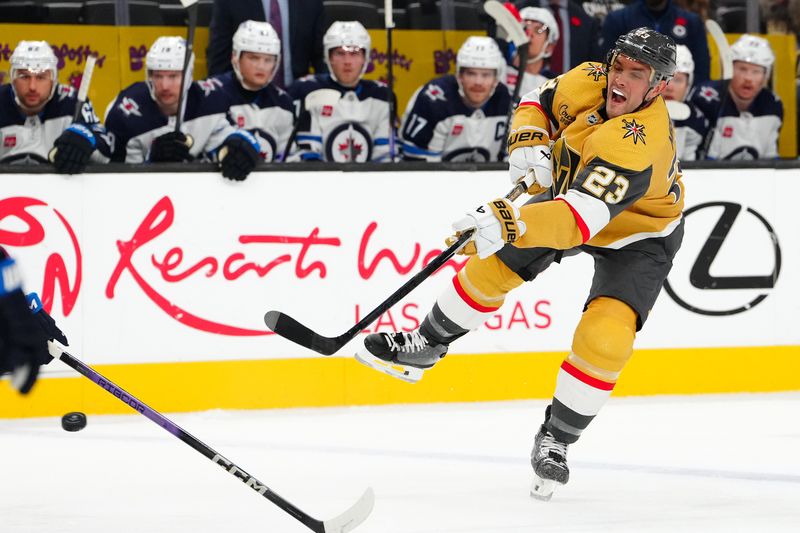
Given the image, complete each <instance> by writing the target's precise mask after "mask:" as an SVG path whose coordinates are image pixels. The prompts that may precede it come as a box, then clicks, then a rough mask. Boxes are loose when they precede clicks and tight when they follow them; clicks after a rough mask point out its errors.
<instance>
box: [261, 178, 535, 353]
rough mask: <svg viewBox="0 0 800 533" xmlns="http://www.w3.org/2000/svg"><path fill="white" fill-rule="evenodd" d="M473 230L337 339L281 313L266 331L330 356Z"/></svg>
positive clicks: (521, 187) (269, 319) (271, 315)
mask: <svg viewBox="0 0 800 533" xmlns="http://www.w3.org/2000/svg"><path fill="white" fill-rule="evenodd" d="M526 189H527V186H526V185H525V183H523V182H521V183H518V184H517V185H515V186H514V188H513V189H511V191H510V192H509V193H508V194H507V195H506V196H505V199H506V200H508V201H509V202H513V201H514V200H516V199H517V198H519V197H520V195H522V193H523V192H525V191H526ZM474 233H475V230H474V229H465V230H464V231H463V232H461V233H459V234H457V235H456V236H455V240H453V241H450V245H449V246H448V247H447V249H446V250H444V251H443V252H442V253H440V254H439V255H437V256H436V257H435V258H434V259H433V260H432V261H431V262H430V263H428V265H427V266H425V268H423V269H422V270H420V271H419V272H418V273H417V274H416V275H414V277H412V278H411V279H410V280H408V281H407V282H406V283H404V284H403V285H402V286H401V287H400V288H399V289H397V290H396V291H395V292H394V293H392V294H391V296H389V297H388V298H387V299H386V300H384V301H383V302H381V303H380V304H379V305H378V307H376V308H375V309H373V310H372V311H371V312H370V313H369V314H368V315H366V316H365V317H364V318H362V319H361V320H359V321H358V323H357V324H356V325H354V326H353V327H352V328H350V329H348V330H347V331H345V332H344V333H342V334H341V335H339V336H338V337H325V336H323V335H320V334H319V333H317V332H315V331H313V330H311V329H309V328H308V327H306V326H304V325H303V324H301V323H300V322H298V321H297V320H295V319H294V318H292V317H290V316H289V315H287V314H285V313H282V312H280V311H269V312H267V314H266V315H264V322H265V323H266V325H267V327H268V328H269V329H271V330H272V331H274V332H275V333H277V334H278V335H280V336H281V337H284V338H286V339H289V340H290V341H292V342H294V343H296V344H299V345H300V346H304V347H306V348H308V349H310V350H314V351H315V352H317V353H321V354H322V355H333V354H335V353H336V352H338V351H339V350H340V349H341V348H342V347H343V346H344V345H345V344H347V343H348V342H350V341H351V340H353V339H354V338H355V337H356V336H357V335H358V334H359V333H360V332H361V330H363V329H364V328H366V327H367V326H369V325H370V324H372V323H373V322H375V320H377V319H378V317H379V316H381V315H382V314H383V313H385V312H386V311H387V310H389V309H390V308H391V307H392V306H393V305H394V304H396V303H397V302H399V301H400V300H402V299H403V298H405V296H406V295H407V294H408V293H410V292H411V291H413V290H414V289H415V288H417V287H418V286H419V285H420V284H421V283H422V282H423V281H425V280H426V279H428V277H430V275H431V274H433V273H434V272H436V271H437V270H439V268H440V267H441V266H442V265H444V264H445V263H446V262H447V261H448V260H449V259H450V258H451V257H453V256H454V255H455V254H457V253H458V252H459V251H461V249H462V248H464V247H465V246H467V244H468V243H470V241H472V240H473V235H474Z"/></svg>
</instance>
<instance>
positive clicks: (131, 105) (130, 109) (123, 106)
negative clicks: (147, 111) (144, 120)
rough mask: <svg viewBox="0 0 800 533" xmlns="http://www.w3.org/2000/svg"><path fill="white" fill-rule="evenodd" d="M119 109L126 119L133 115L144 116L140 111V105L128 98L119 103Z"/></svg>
mask: <svg viewBox="0 0 800 533" xmlns="http://www.w3.org/2000/svg"><path fill="white" fill-rule="evenodd" d="M119 109H120V111H122V112H123V113H124V114H125V116H126V117H129V116H131V115H136V116H137V117H141V116H142V112H141V111H139V104H137V103H136V101H135V100H133V99H131V98H128V97H127V96H126V97H124V98H123V99H122V101H121V102H120V103H119Z"/></svg>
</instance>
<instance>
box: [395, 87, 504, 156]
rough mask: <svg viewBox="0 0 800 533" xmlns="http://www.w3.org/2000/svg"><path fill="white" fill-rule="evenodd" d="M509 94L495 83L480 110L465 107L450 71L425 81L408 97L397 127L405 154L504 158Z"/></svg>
mask: <svg viewBox="0 0 800 533" xmlns="http://www.w3.org/2000/svg"><path fill="white" fill-rule="evenodd" d="M510 103H511V95H510V94H509V93H508V88H507V87H506V86H505V85H504V84H502V83H499V84H498V85H497V88H496V89H495V91H494V94H493V95H492V97H491V98H489V100H488V101H487V102H486V103H485V104H483V106H481V107H480V108H478V109H474V108H472V107H469V106H467V105H466V104H465V103H464V100H463V99H462V98H461V95H460V94H459V91H458V82H457V81H456V77H455V76H453V75H445V76H442V77H439V78H436V79H434V80H431V81H429V82H428V83H426V84H425V85H423V86H422V87H420V88H419V89H417V92H415V93H414V95H413V96H412V97H411V100H409V102H408V106H406V111H405V114H404V115H403V124H402V127H401V129H400V135H401V138H402V150H403V159H405V160H412V161H414V160H416V161H503V160H505V158H506V153H505V150H502V152H503V153H500V152H501V148H502V146H503V138H504V137H505V134H506V120H507V115H508V109H509V105H510Z"/></svg>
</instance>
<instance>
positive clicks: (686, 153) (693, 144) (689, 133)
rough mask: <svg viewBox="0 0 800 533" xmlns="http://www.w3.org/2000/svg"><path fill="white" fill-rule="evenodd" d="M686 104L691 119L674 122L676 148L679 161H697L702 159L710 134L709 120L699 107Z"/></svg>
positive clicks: (689, 103)
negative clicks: (706, 139)
mask: <svg viewBox="0 0 800 533" xmlns="http://www.w3.org/2000/svg"><path fill="white" fill-rule="evenodd" d="M685 103H686V105H687V106H689V113H690V114H689V118H686V119H684V120H673V121H672V123H673V125H674V127H675V147H676V149H677V152H678V159H680V160H681V161H695V160H697V159H698V157H700V155H699V154H700V152H701V151H702V148H703V142H704V140H705V137H706V134H707V133H708V119H707V118H706V116H705V115H704V114H703V112H702V111H700V108H699V107H697V106H696V105H694V104H693V103H691V102H685Z"/></svg>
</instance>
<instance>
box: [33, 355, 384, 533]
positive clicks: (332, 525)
mask: <svg viewBox="0 0 800 533" xmlns="http://www.w3.org/2000/svg"><path fill="white" fill-rule="evenodd" d="M48 348H49V351H50V355H52V356H53V357H54V358H56V359H60V360H61V361H62V362H63V363H64V364H66V365H67V366H68V367H70V368H72V369H73V370H75V371H77V372H78V373H79V374H81V375H83V376H84V377H86V378H88V379H89V380H90V381H92V382H93V383H94V384H95V385H97V386H98V387H100V388H101V389H104V390H105V391H106V392H108V393H109V394H111V395H112V396H114V397H115V398H117V399H119V400H120V401H121V402H123V403H125V404H127V405H129V406H130V407H132V408H133V409H134V410H135V411H136V412H138V413H139V414H141V415H144V416H145V417H146V418H148V419H150V420H151V421H152V422H154V423H156V424H158V425H159V426H161V427H162V428H164V429H165V430H167V431H168V432H169V433H170V434H172V435H174V436H175V437H177V438H179V439H180V440H182V441H183V442H185V443H186V444H188V445H189V446H191V447H192V448H194V449H195V450H196V451H198V452H199V453H201V454H202V455H204V456H205V457H206V458H208V459H209V460H210V461H211V462H212V463H215V464H218V465H220V466H221V467H222V468H224V469H225V471H226V472H228V473H229V474H231V475H232V476H233V477H235V478H237V479H239V480H240V481H242V482H243V483H244V484H245V485H247V486H248V487H250V488H251V489H253V490H254V491H256V492H258V493H259V494H261V495H262V496H264V497H265V498H266V499H268V500H269V501H271V502H272V503H274V504H275V505H277V506H278V507H280V508H281V509H283V510H284V511H286V512H287V513H289V514H290V515H292V517H294V518H295V519H296V520H299V521H300V522H302V523H303V524H304V525H305V526H306V527H308V528H309V529H310V530H311V531H315V532H316V533H346V532H347V531H351V530H353V529H355V528H356V527H358V525H359V524H361V523H362V522H363V521H364V520H366V519H367V517H368V516H369V514H370V513H371V512H372V507H373V505H374V503H375V494H374V493H373V491H372V488H368V489H367V490H366V491H365V492H364V494H362V495H361V498H359V500H358V501H357V502H356V503H355V504H354V505H353V506H351V507H350V508H349V509H348V510H347V511H345V512H344V513H342V514H340V515H339V516H337V517H335V518H332V519H330V520H325V521H322V520H317V519H316V518H314V517H312V516H310V515H308V514H306V513H305V512H303V511H301V510H300V509H298V508H297V507H295V506H294V505H292V504H291V503H290V502H288V501H287V500H285V499H283V498H282V497H281V496H280V495H278V494H277V493H276V492H273V491H272V489H270V488H269V487H267V486H266V485H264V484H263V483H261V482H260V481H259V480H258V479H256V478H255V477H254V476H251V475H250V474H248V473H247V472H246V471H245V470H244V469H242V468H240V467H239V466H238V465H236V464H235V463H234V462H233V461H231V460H230V459H227V458H226V457H224V456H223V455H220V454H219V453H217V452H216V451H215V450H214V449H212V448H211V447H210V446H208V445H207V444H205V443H204V442H202V441H200V440H199V439H197V438H196V437H194V436H193V435H191V434H190V433H189V432H188V431H186V430H184V429H183V428H181V427H180V426H178V424H176V423H175V422H173V421H172V420H170V419H169V418H167V417H165V416H164V415H162V414H161V413H159V412H158V411H156V410H154V409H152V408H151V407H149V406H147V405H145V403H144V402H142V401H141V400H139V399H138V398H136V397H135V396H133V395H132V394H131V393H129V392H128V391H126V390H124V389H123V388H122V387H120V386H118V385H117V384H115V383H113V382H112V381H111V380H109V379H107V378H106V377H105V376H103V375H101V374H100V373H99V372H97V371H96V370H94V369H93V368H92V367H90V366H89V365H87V364H85V363H83V362H81V361H79V360H78V359H76V358H75V357H73V356H72V355H70V354H69V353H67V352H66V351H64V349H63V348H62V347H61V345H60V344H57V343H56V342H54V341H49V342H48Z"/></svg>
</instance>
